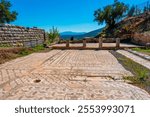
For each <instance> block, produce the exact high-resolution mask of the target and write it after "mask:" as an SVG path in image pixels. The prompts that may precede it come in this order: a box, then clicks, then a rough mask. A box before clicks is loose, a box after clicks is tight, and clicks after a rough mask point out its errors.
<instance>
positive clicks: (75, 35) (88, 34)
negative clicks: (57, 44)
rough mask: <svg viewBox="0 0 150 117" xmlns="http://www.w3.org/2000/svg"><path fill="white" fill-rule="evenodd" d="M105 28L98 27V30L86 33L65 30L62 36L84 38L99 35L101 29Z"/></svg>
mask: <svg viewBox="0 0 150 117" xmlns="http://www.w3.org/2000/svg"><path fill="white" fill-rule="evenodd" d="M102 30H103V28H100V29H97V30H94V31H91V32H88V33H84V32H81V33H75V32H64V33H61V34H60V35H61V38H62V39H70V38H71V37H72V36H73V37H74V38H75V39H83V38H84V37H95V36H97V35H98V34H99V33H100V32H101V31H102Z"/></svg>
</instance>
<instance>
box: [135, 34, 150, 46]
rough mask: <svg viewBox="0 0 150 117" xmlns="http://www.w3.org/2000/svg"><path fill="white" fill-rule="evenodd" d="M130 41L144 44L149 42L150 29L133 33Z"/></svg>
mask: <svg viewBox="0 0 150 117" xmlns="http://www.w3.org/2000/svg"><path fill="white" fill-rule="evenodd" d="M132 42H133V43H135V44H139V45H144V46H145V45H146V44H147V43H150V31H149V32H145V33H135V34H134V35H133V39H132Z"/></svg>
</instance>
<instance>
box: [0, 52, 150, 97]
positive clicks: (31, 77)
mask: <svg viewBox="0 0 150 117" xmlns="http://www.w3.org/2000/svg"><path fill="white" fill-rule="evenodd" d="M131 75H132V74H131V73H130V72H129V71H126V70H125V69H124V68H123V66H122V65H121V64H119V63H118V61H117V59H116V58H115V57H114V56H113V55H112V54H111V53H109V51H106V50H103V51H94V50H53V51H50V52H48V53H38V54H32V55H29V56H26V57H22V58H19V59H16V60H13V61H11V62H8V63H5V64H3V65H0V99H150V95H149V94H148V93H147V92H145V91H144V90H142V89H140V88H137V87H135V86H132V85H130V84H127V83H125V82H124V81H123V79H122V77H123V76H131Z"/></svg>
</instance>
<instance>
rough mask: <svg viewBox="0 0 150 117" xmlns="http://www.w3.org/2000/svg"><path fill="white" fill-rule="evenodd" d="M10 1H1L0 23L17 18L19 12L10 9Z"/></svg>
mask: <svg viewBox="0 0 150 117" xmlns="http://www.w3.org/2000/svg"><path fill="white" fill-rule="evenodd" d="M11 6H12V5H11V3H10V1H7V0H1V1H0V24H4V23H10V22H12V21H14V20H16V18H17V15H18V13H17V12H16V11H10V7H11Z"/></svg>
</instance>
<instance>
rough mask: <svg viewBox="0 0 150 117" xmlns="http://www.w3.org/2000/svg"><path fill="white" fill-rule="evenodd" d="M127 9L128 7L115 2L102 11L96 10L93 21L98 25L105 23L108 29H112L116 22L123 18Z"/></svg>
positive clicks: (116, 0)
mask: <svg viewBox="0 0 150 117" xmlns="http://www.w3.org/2000/svg"><path fill="white" fill-rule="evenodd" d="M127 9H128V6H127V5H126V4H124V3H123V2H119V1H118V0H115V1H114V4H113V5H108V6H106V7H104V8H103V9H98V10H96V11H95V13H94V16H95V19H94V20H95V21H97V22H98V23H99V24H103V23H106V25H107V26H108V28H113V27H114V26H115V24H116V22H117V20H119V19H120V18H121V17H122V16H123V14H124V13H125V12H126V11H127Z"/></svg>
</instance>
